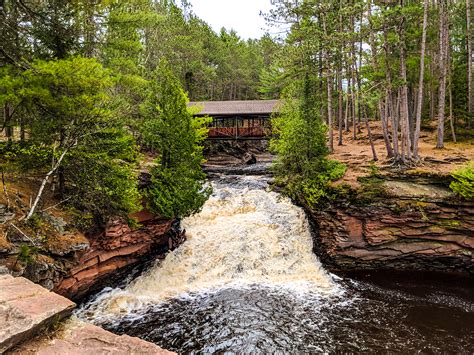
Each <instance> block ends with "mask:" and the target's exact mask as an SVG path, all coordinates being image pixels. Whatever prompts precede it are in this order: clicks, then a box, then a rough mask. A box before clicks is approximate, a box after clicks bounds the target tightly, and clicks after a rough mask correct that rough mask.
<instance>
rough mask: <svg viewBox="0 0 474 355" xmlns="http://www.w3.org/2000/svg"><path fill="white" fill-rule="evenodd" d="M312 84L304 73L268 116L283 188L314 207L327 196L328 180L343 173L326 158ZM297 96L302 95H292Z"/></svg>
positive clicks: (323, 133) (324, 138) (321, 123)
mask: <svg viewBox="0 0 474 355" xmlns="http://www.w3.org/2000/svg"><path fill="white" fill-rule="evenodd" d="M313 87H314V85H312V84H311V80H310V78H309V77H308V76H306V77H305V79H304V80H303V81H302V82H300V83H298V82H297V83H294V84H293V85H291V86H290V87H289V88H288V90H287V91H286V94H285V95H286V96H285V104H284V105H283V107H282V108H281V110H280V112H279V114H277V115H275V116H274V117H273V119H272V125H273V129H274V134H275V136H274V138H273V139H272V140H271V141H270V148H271V149H272V150H273V151H274V152H275V153H277V154H278V158H277V160H276V162H275V164H274V167H273V168H274V171H275V175H276V177H277V180H278V181H279V183H280V184H283V185H284V186H285V189H284V190H285V192H286V193H287V194H288V195H289V196H290V197H291V198H293V199H297V200H299V201H302V202H304V203H306V204H307V205H309V206H310V207H313V208H316V207H318V204H320V203H321V202H323V201H324V200H325V199H327V198H328V197H329V194H328V191H329V187H330V182H331V181H335V180H337V179H339V178H341V177H342V176H344V173H345V171H346V167H345V166H344V165H343V164H341V163H339V162H337V161H333V160H328V159H326V155H327V153H328V149H327V147H326V127H325V125H324V123H323V121H322V119H321V117H320V115H319V109H318V103H317V102H316V101H314V97H315V95H314V94H313V93H312V92H311V90H312V88H313ZM298 96H299V97H302V99H300V100H298V99H296V98H295V97H298Z"/></svg>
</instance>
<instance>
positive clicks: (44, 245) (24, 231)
mask: <svg viewBox="0 0 474 355" xmlns="http://www.w3.org/2000/svg"><path fill="white" fill-rule="evenodd" d="M5 182H6V187H7V188H8V190H7V191H8V201H7V199H6V196H4V195H2V196H1V197H0V207H1V206H6V205H7V203H9V205H10V208H9V209H8V210H7V209H6V208H4V209H1V208H0V220H1V221H3V222H4V223H3V224H0V274H11V275H13V276H24V277H26V278H28V279H30V280H31V281H33V282H35V283H37V284H39V285H41V286H43V287H45V288H46V289H48V290H54V291H55V292H57V293H59V294H61V295H64V296H66V297H68V298H70V299H72V300H75V301H77V300H80V299H82V298H84V297H86V296H88V295H90V294H93V293H95V292H98V291H100V290H101V289H102V288H104V287H106V286H114V285H116V284H117V283H119V282H122V281H123V280H124V279H126V278H127V277H128V276H129V275H130V274H131V272H132V270H135V271H138V272H139V271H140V270H141V269H143V267H144V265H146V264H147V262H149V261H153V260H156V259H158V260H161V259H164V257H165V255H166V254H167V252H168V251H169V250H173V249H174V248H176V247H178V246H179V245H180V244H181V243H182V242H183V241H184V239H185V236H184V232H183V231H181V230H180V226H179V222H178V221H173V220H165V219H162V218H160V217H159V216H156V215H153V214H151V213H150V212H148V211H147V210H143V211H140V212H138V213H135V214H132V215H130V216H129V217H128V218H129V221H127V220H125V219H124V218H116V219H112V220H110V221H109V222H108V223H107V224H106V225H105V226H103V227H102V228H100V227H95V228H92V229H87V228H86V230H87V232H85V233H83V232H81V231H80V230H79V227H80V226H83V225H85V224H86V223H88V222H90V221H88V220H87V216H83V215H82V214H78V213H76V212H75V211H74V210H72V209H69V208H67V207H65V206H64V205H62V204H61V201H58V200H57V198H56V197H55V196H54V194H53V192H51V191H45V197H44V202H43V205H42V207H41V208H42V211H41V212H40V213H39V215H38V217H36V218H34V219H32V220H30V221H29V222H28V223H25V222H23V221H22V219H21V218H22V216H25V214H26V212H27V210H28V206H29V204H28V203H29V202H28V201H29V199H30V198H31V196H34V193H35V191H36V190H37V188H38V186H37V185H38V183H39V182H38V181H37V180H33V179H31V180H30V179H27V178H22V177H16V178H10V177H9V176H7V177H6V179H5ZM131 221H132V222H133V223H132V222H131Z"/></svg>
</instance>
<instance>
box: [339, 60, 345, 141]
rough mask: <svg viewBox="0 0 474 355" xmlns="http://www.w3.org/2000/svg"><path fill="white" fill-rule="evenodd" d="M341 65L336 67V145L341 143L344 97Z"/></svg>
mask: <svg viewBox="0 0 474 355" xmlns="http://www.w3.org/2000/svg"><path fill="white" fill-rule="evenodd" d="M341 65H342V64H340V66H339V69H338V75H337V121H338V128H339V140H338V145H342V125H343V124H344V123H343V120H344V108H343V105H344V97H343V89H342V69H341Z"/></svg>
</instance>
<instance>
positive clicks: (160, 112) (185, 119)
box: [143, 62, 210, 218]
mask: <svg viewBox="0 0 474 355" xmlns="http://www.w3.org/2000/svg"><path fill="white" fill-rule="evenodd" d="M155 75H156V76H155V80H152V81H151V82H150V89H149V90H150V91H149V97H148V99H147V101H146V102H145V104H144V105H143V115H144V117H145V122H144V127H143V137H144V138H145V140H146V142H147V144H149V145H152V146H153V147H154V148H155V149H157V151H158V152H159V155H158V157H157V158H156V164H157V166H155V167H154V168H153V169H152V184H151V187H150V188H149V189H148V196H149V198H150V208H151V210H152V211H154V212H157V213H159V214H160V215H162V216H163V217H168V218H171V217H185V216H187V215H190V214H192V213H195V212H197V211H199V209H200V208H201V207H202V205H203V204H204V202H205V200H206V199H207V197H208V196H209V193H210V191H209V189H208V188H204V182H205V174H204V173H203V171H202V169H201V163H202V162H203V155H202V149H203V147H202V146H201V145H200V143H201V142H202V140H203V139H204V137H205V134H206V132H207V130H206V129H205V124H206V123H207V122H209V120H208V119H205V118H194V117H193V116H192V115H191V113H190V112H189V111H188V109H187V97H186V94H185V93H184V91H183V90H182V88H181V86H180V83H179V81H178V79H177V78H176V77H175V76H174V75H173V73H172V72H171V69H170V68H169V66H168V64H167V63H166V62H161V63H160V65H159V66H158V68H157V70H156V71H155Z"/></svg>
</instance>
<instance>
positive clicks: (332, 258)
mask: <svg viewBox="0 0 474 355" xmlns="http://www.w3.org/2000/svg"><path fill="white" fill-rule="evenodd" d="M427 189H428V187H427V186H426V185H425V186H424V187H423V189H421V190H418V191H424V190H427ZM400 191H401V190H399V193H400ZM417 193H418V195H416V196H415V195H413V194H412V195H403V194H401V195H400V194H399V195H394V194H392V195H391V196H386V197H385V198H383V199H382V198H378V199H376V200H374V201H372V202H369V203H367V204H365V205H355V204H353V203H352V204H351V203H349V204H346V205H343V204H339V205H337V206H334V205H333V206H330V207H329V208H327V209H325V210H324V211H311V210H308V209H307V211H308V213H309V215H310V217H311V219H312V220H313V222H314V223H315V233H314V248H315V252H316V253H317V254H318V255H319V256H320V258H321V260H322V261H323V262H324V263H325V264H326V265H327V266H328V267H329V268H331V269H333V270H357V269H359V270H365V269H391V270H418V271H436V272H452V273H461V274H468V275H474V201H471V202H469V201H460V200H457V199H453V198H452V196H450V197H448V195H445V196H442V198H441V197H440V196H439V191H436V196H429V195H426V194H425V195H423V196H420V195H419V192H417Z"/></svg>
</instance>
